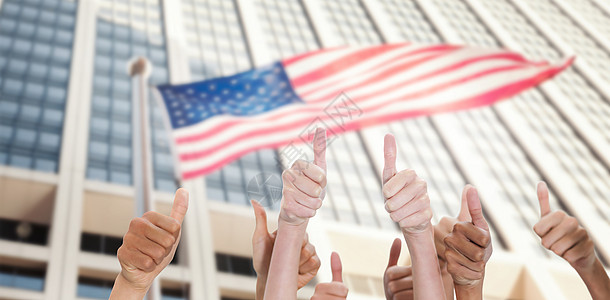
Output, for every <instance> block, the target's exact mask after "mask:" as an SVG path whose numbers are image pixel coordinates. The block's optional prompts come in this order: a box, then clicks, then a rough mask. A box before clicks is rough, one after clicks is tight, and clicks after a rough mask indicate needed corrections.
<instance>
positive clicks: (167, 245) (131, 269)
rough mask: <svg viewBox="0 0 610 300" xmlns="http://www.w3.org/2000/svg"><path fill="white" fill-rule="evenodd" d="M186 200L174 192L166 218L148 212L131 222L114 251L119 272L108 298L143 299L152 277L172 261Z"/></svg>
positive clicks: (184, 195)
mask: <svg viewBox="0 0 610 300" xmlns="http://www.w3.org/2000/svg"><path fill="white" fill-rule="evenodd" d="M188 201H189V195H188V192H187V191H186V190H184V189H178V191H176V195H175V197H174V204H173V206H172V211H171V214H170V216H164V215H162V214H160V213H157V212H154V211H149V212H147V213H145V214H144V215H143V216H142V217H141V218H135V219H133V220H132V221H131V223H130V224H129V230H128V231H127V233H126V234H125V236H124V237H123V245H121V247H120V248H119V250H118V252H117V256H118V259H119V263H120V264H121V272H120V273H119V276H117V279H116V283H115V286H114V288H113V291H112V294H111V296H110V299H128V298H130V297H131V296H136V295H137V297H135V298H132V299H141V298H140V296H141V297H144V295H145V294H146V292H147V291H148V289H149V288H150V285H151V284H152V282H153V280H154V279H155V277H157V275H159V273H160V272H161V271H162V270H163V269H164V268H165V267H166V266H167V265H168V264H169V263H170V262H171V260H172V259H173V258H174V254H175V253H176V247H177V246H178V243H179V241H180V235H181V228H182V221H183V220H184V216H185V214H186V211H187V209H188Z"/></svg>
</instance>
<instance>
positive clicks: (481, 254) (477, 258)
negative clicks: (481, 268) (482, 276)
mask: <svg viewBox="0 0 610 300" xmlns="http://www.w3.org/2000/svg"><path fill="white" fill-rule="evenodd" d="M484 257H485V252H484V251H483V250H477V251H476V252H475V253H474V260H475V261H482V260H483V258H484Z"/></svg>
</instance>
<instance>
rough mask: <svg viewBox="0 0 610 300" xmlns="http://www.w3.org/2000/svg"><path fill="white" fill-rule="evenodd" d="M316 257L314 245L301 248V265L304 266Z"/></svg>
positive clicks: (308, 244)
mask: <svg viewBox="0 0 610 300" xmlns="http://www.w3.org/2000/svg"><path fill="white" fill-rule="evenodd" d="M314 255H316V247H314V245H312V244H310V243H307V244H306V245H305V246H303V247H301V255H300V258H299V265H302V264H304V263H305V262H307V261H308V260H309V259H310V258H311V257H313V256H314Z"/></svg>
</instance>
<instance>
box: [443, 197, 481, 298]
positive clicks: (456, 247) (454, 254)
mask: <svg viewBox="0 0 610 300" xmlns="http://www.w3.org/2000/svg"><path fill="white" fill-rule="evenodd" d="M465 194H466V200H467V202H466V203H467V205H464V204H463V205H462V210H461V211H460V214H459V216H458V221H459V222H457V223H456V224H455V225H454V226H453V230H452V232H451V233H450V234H449V235H447V236H446V237H445V239H444V242H445V248H446V250H445V260H446V262H447V271H448V272H449V274H451V276H452V277H453V282H454V283H455V285H456V293H457V294H458V295H459V291H458V286H478V287H480V288H481V289H482V283H483V277H484V276H485V265H486V264H487V261H488V260H489V258H490V257H491V253H492V252H493V249H492V245H491V236H490V233H489V226H488V225H487V222H486V221H485V218H484V217H483V210H482V208H481V202H480V201H479V196H478V194H477V190H476V189H475V188H474V187H472V186H466V187H465ZM466 207H467V210H465V209H466ZM481 292H482V290H481ZM458 297H459V296H458Z"/></svg>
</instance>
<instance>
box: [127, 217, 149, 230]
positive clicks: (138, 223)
mask: <svg viewBox="0 0 610 300" xmlns="http://www.w3.org/2000/svg"><path fill="white" fill-rule="evenodd" d="M144 227H146V223H145V222H144V220H143V219H142V218H134V219H132V220H131V222H129V231H139V230H142V229H144Z"/></svg>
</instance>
